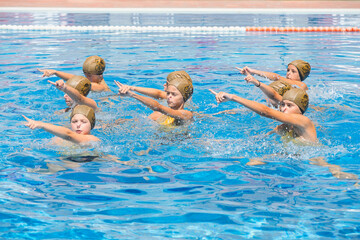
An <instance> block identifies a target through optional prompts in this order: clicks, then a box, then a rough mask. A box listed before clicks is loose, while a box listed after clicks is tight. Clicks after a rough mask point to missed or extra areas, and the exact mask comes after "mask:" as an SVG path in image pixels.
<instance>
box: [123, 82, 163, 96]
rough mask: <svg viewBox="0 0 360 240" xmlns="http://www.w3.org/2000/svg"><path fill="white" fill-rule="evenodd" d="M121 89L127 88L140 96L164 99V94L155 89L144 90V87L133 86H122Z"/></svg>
mask: <svg viewBox="0 0 360 240" xmlns="http://www.w3.org/2000/svg"><path fill="white" fill-rule="evenodd" d="M121 85H122V86H123V88H128V89H129V90H131V91H135V92H138V93H141V94H144V95H146V96H149V97H152V98H155V99H166V92H164V91H161V90H159V89H155V88H146V87H135V86H129V85H125V84H122V83H121Z"/></svg>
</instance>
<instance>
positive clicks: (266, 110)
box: [258, 106, 272, 117]
mask: <svg viewBox="0 0 360 240" xmlns="http://www.w3.org/2000/svg"><path fill="white" fill-rule="evenodd" d="M271 111H272V109H271V108H268V107H266V106H263V107H261V109H260V110H259V111H258V113H259V115H260V116H263V117H271Z"/></svg>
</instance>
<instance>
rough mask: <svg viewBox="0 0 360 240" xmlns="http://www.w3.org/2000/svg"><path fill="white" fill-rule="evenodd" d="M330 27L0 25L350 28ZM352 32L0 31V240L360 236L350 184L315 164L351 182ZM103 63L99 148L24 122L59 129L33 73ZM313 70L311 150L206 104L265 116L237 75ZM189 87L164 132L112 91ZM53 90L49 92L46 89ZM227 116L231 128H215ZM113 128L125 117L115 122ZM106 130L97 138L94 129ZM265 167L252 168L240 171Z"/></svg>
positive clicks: (145, 22) (83, 19) (211, 18)
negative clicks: (92, 59) (182, 119)
mask: <svg viewBox="0 0 360 240" xmlns="http://www.w3.org/2000/svg"><path fill="white" fill-rule="evenodd" d="M359 23H360V19H359V15H356V14H354V15H352V14H349V15H340V14H322V15H317V14H310V15H306V14H298V15H291V16H290V15H287V14H279V15H276V14H265V15H263V16H261V17H259V15H257V14H245V15H240V16H239V15H236V14H225V15H221V14H181V13H179V14H145V13H142V14H124V13H122V14H117V13H111V14H100V13H97V14H95V13H93V14H92V15H88V14H85V13H41V12H40V13H35V14H34V13H14V12H8V13H0V24H8V25H10V24H11V25H44V24H45V25H46V24H58V25H61V26H68V25H76V26H79V25H82V26H90V25H98V26H103V25H105V26H109V25H125V26H127V25H130V26H149V25H156V26H171V27H177V26H279V27H284V26H299V27H300V26H301V27H302V26H343V27H349V26H350V27H352V26H357V27H359V26H360V24H359ZM359 39H360V38H359V33H316V32H315V33H259V32H232V33H226V32H225V33H224V32H216V31H214V32H206V33H204V32H182V31H178V32H176V31H174V32H159V31H147V32H141V31H137V32H136V31H135V32H133V31H40V30H39V31H27V30H17V31H13V30H1V46H2V51H1V53H0V76H1V79H2V81H1V87H0V89H1V90H0V96H1V97H0V103H1V105H0V106H1V111H0V113H1V114H0V119H1V121H2V125H1V132H2V140H1V142H0V146H1V161H0V169H1V173H0V176H1V182H2V184H1V187H0V188H1V198H0V203H1V205H2V208H1V211H0V216H1V217H0V219H1V220H0V223H1V224H0V229H1V231H0V232H1V233H0V236H1V238H5V239H50V238H54V239H139V238H142V239H173V238H178V239H194V238H203V239H243V238H245V239H247V238H250V239H254V238H255V239H256V238H257V239H285V238H287V239H289V238H290V239H294V238H301V239H334V238H336V239H347V238H359V237H360V229H359V224H358V218H359V211H360V206H359V187H358V186H357V185H356V184H357V182H358V181H357V180H344V179H338V178H336V177H334V176H333V175H332V174H331V172H330V171H329V168H328V167H321V166H315V165H312V164H310V161H309V159H311V158H316V157H324V158H325V159H326V160H327V162H328V163H330V164H334V165H337V166H340V167H341V168H342V170H343V171H344V172H346V173H352V174H355V175H357V176H359V175H360V171H359V142H360V141H359V139H360V138H359V136H360V131H359V130H360V128H359V126H358V124H359V119H360V112H359V109H360V101H359V99H360V98H359V97H360V90H359V81H358V79H359V77H360V71H359V70H360V63H359V59H360V48H359V46H360V40H359ZM93 54H97V55H100V56H101V57H103V58H104V59H105V60H106V62H107V68H106V71H105V75H104V77H105V80H106V81H107V83H108V84H109V86H110V87H111V89H112V90H113V92H112V93H110V94H95V93H91V95H90V96H91V97H92V98H94V99H95V100H96V101H97V102H98V104H99V105H100V107H101V111H100V112H99V113H97V119H98V122H97V124H98V127H97V128H96V129H95V130H94V134H95V135H96V136H98V137H99V138H101V139H102V140H103V142H102V145H101V146H100V147H99V148H95V149H79V148H75V147H74V148H70V149H69V148H64V147H56V146H52V145H49V144H48V143H49V141H50V139H51V137H52V136H51V135H50V134H48V133H45V132H44V131H40V130H34V131H31V130H30V129H28V128H26V127H24V126H23V123H24V122H23V119H22V117H21V115H22V114H24V115H26V116H28V117H32V118H34V119H36V120H43V121H48V122H53V123H56V124H59V125H66V126H68V116H67V115H63V114H60V115H59V114H54V112H56V111H57V110H59V109H62V108H64V107H65V104H64V100H63V97H62V96H63V94H61V93H60V92H59V91H57V90H56V89H54V88H53V87H51V85H50V84H48V83H47V81H46V80H47V79H43V78H41V74H40V73H39V72H38V71H36V69H37V68H55V69H57V70H62V71H65V72H71V73H76V74H81V73H82V72H81V66H82V63H83V61H84V59H85V58H86V57H87V56H90V55H93ZM298 58H302V59H304V60H307V61H308V62H310V63H311V65H312V71H311V74H310V76H309V78H308V79H306V83H307V84H308V86H309V87H310V90H309V91H308V93H309V95H310V104H311V107H310V108H309V110H308V111H307V113H306V116H308V117H309V118H310V119H312V120H313V121H314V122H315V124H316V128H317V131H318V137H319V139H320V141H321V143H322V146H318V147H310V146H296V145H294V144H292V143H287V144H284V143H282V142H281V141H280V139H279V137H276V136H271V137H264V134H265V133H266V132H268V131H270V130H271V129H273V128H274V127H275V126H276V123H275V122H273V121H271V120H269V119H265V118H262V117H260V116H258V115H256V114H254V113H252V112H250V111H248V110H246V109H245V108H244V107H241V106H240V105H237V104H234V103H224V104H221V105H217V104H216V102H215V99H214V97H213V95H212V94H211V93H210V92H209V91H208V89H209V88H212V89H215V90H222V91H227V92H231V93H236V94H238V95H239V96H243V97H246V98H248V99H252V100H256V101H260V102H264V97H263V95H262V94H261V93H260V91H258V89H255V88H254V87H251V86H250V85H248V84H246V83H245V81H244V80H243V76H241V75H239V74H238V72H237V71H236V69H235V68H234V67H235V66H239V67H242V66H245V65H247V66H252V67H254V68H259V69H264V70H268V71H275V72H277V73H279V74H282V75H284V74H285V68H286V66H287V63H289V62H290V61H292V60H294V59H298ZM179 69H184V70H186V71H187V72H188V73H189V74H190V75H191V76H192V78H193V81H194V88H195V91H194V95H193V98H192V101H191V102H190V103H189V104H188V106H187V108H188V109H191V110H193V111H195V112H197V113H200V114H199V115H198V116H197V117H196V119H195V122H194V123H193V124H191V125H190V126H186V127H178V128H164V127H159V126H157V125H156V124H154V123H152V122H151V121H149V120H148V119H147V115H149V114H150V113H151V111H150V110H148V109H146V108H145V107H144V106H142V105H141V104H139V103H138V102H136V101H135V100H132V99H129V98H120V97H117V96H115V95H116V92H117V91H116V87H115V84H114V83H113V80H117V81H120V82H122V83H125V84H131V85H138V86H149V87H154V88H162V84H163V83H164V81H165V78H166V76H167V74H168V73H169V72H171V71H173V70H179ZM49 80H56V78H50V79H49ZM234 108H238V109H239V112H238V113H237V114H222V115H221V114H220V115H211V114H213V113H217V112H219V111H222V110H228V109H234ZM116 119H128V121H121V122H120V123H115V120H116ZM100 127H101V128H100ZM266 156H269V157H268V158H267V159H266V160H265V161H266V163H267V164H265V165H259V166H247V165H246V163H247V162H248V161H249V160H250V159H254V158H264V157H266Z"/></svg>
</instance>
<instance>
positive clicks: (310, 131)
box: [209, 89, 317, 142]
mask: <svg viewBox="0 0 360 240" xmlns="http://www.w3.org/2000/svg"><path fill="white" fill-rule="evenodd" d="M209 90H210V91H211V93H213V94H214V95H215V98H216V101H217V102H218V103H222V102H227V101H234V102H237V103H240V104H241V105H243V106H244V107H247V108H248V109H250V110H252V111H254V112H256V113H257V114H259V115H261V116H264V117H267V118H271V119H275V120H278V121H280V122H282V123H286V124H289V125H293V126H294V127H297V128H298V129H299V130H300V131H301V133H302V136H303V137H304V138H305V139H307V140H309V141H312V142H317V137H316V129H315V126H314V124H313V122H312V121H311V120H310V119H309V118H307V117H305V116H304V115H302V114H287V113H283V112H280V111H277V110H275V109H272V108H269V107H267V106H266V105H264V104H261V103H258V102H255V101H251V100H248V99H245V98H242V97H239V96H236V95H234V94H229V93H225V92H219V93H216V92H215V91H213V90H211V89H209Z"/></svg>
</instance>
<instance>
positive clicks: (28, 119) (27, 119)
mask: <svg viewBox="0 0 360 240" xmlns="http://www.w3.org/2000/svg"><path fill="white" fill-rule="evenodd" d="M21 116H23V118H25V120H26V121H30V120H31V119H30V118H27V117H25V116H24V115H21Z"/></svg>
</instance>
